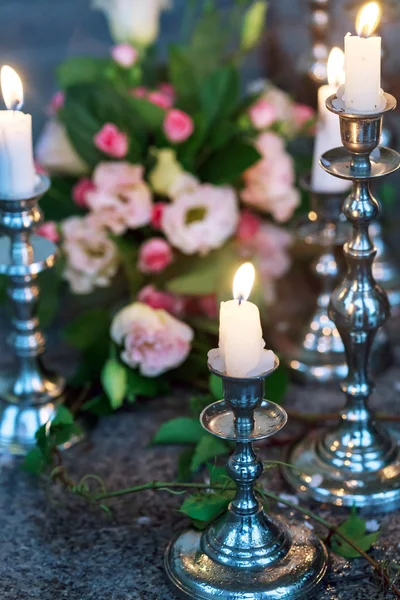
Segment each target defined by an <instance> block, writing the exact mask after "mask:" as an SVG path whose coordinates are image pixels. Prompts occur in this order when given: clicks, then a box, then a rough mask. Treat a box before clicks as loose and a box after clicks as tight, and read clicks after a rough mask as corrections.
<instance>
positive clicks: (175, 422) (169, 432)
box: [152, 417, 204, 444]
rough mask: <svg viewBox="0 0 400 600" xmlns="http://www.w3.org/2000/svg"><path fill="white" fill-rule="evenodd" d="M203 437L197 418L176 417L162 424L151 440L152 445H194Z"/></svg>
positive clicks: (202, 430)
mask: <svg viewBox="0 0 400 600" xmlns="http://www.w3.org/2000/svg"><path fill="white" fill-rule="evenodd" d="M203 435H204V429H203V428H202V426H201V425H200V423H199V420H198V418H197V419H196V418H195V419H191V418H190V417H178V418H176V419H171V421H167V422H166V423H163V424H162V425H161V427H160V429H159V430H158V431H157V433H156V435H155V436H154V438H153V442H152V443H153V444H196V443H198V442H200V440H201V439H202V437H203Z"/></svg>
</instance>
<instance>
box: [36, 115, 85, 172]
mask: <svg viewBox="0 0 400 600" xmlns="http://www.w3.org/2000/svg"><path fill="white" fill-rule="evenodd" d="M35 154H36V159H37V161H38V163H39V164H40V165H41V166H42V167H44V168H45V169H46V170H47V171H49V173H60V174H62V175H76V176H81V175H85V173H87V172H88V167H87V165H86V163H85V162H84V161H83V160H82V159H81V157H80V156H79V155H78V154H77V153H76V152H75V149H74V147H73V146H72V144H71V142H70V141H69V138H68V136H67V132H66V131H65V127H64V125H62V124H61V123H60V122H59V121H55V120H51V121H48V122H47V123H46V125H45V126H44V129H43V131H42V133H41V135H40V137H39V140H38V141H37V144H36V148H35Z"/></svg>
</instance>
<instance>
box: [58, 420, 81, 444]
mask: <svg viewBox="0 0 400 600" xmlns="http://www.w3.org/2000/svg"><path fill="white" fill-rule="evenodd" d="M80 434H81V429H80V427H78V425H77V424H76V423H71V424H70V425H66V424H60V425H54V424H53V423H52V424H51V436H52V439H53V441H54V445H55V446H62V445H63V444H66V443H67V442H69V441H70V440H71V439H72V438H74V437H76V436H79V435H80Z"/></svg>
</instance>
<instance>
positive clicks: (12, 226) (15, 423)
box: [0, 175, 65, 455]
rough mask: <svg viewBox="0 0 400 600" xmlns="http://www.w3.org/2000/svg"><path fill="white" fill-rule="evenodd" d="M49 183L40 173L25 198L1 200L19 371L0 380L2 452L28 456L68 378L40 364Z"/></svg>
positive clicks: (0, 249)
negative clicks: (41, 202)
mask: <svg viewBox="0 0 400 600" xmlns="http://www.w3.org/2000/svg"><path fill="white" fill-rule="evenodd" d="M49 185H50V182H49V179H48V178H47V177H44V176H43V175H40V176H37V179H36V186H35V189H34V191H33V193H32V195H31V196H30V197H27V198H11V197H9V198H4V197H3V198H0V231H2V233H4V234H5V235H4V236H3V237H1V238H0V273H1V274H3V275H6V276H7V277H8V281H9V284H8V297H9V299H10V300H11V305H12V309H13V312H14V316H13V319H12V332H11V335H10V337H9V345H10V347H11V349H12V351H13V353H14V355H15V356H16V357H17V368H16V372H12V373H10V374H7V375H5V374H2V375H1V381H0V452H1V451H6V452H9V453H11V454H15V455H24V454H26V452H27V451H28V450H30V449H31V448H32V447H33V446H34V445H35V443H36V440H35V433H36V431H37V429H38V428H39V427H40V426H41V425H43V424H44V423H46V422H47V421H48V420H49V419H50V418H51V417H52V416H53V414H54V409H55V402H56V401H59V400H60V399H61V398H62V396H63V393H64V390H65V381H64V379H63V378H62V377H60V376H59V375H56V374H50V373H49V372H48V371H47V370H46V369H45V368H44V366H43V365H42V362H41V355H42V354H43V352H44V351H45V338H44V336H43V333H42V331H41V329H40V326H39V320H38V316H37V303H38V299H39V287H38V282H37V276H38V274H39V273H40V272H42V271H44V270H45V269H48V268H51V267H52V266H53V265H54V262H55V257H56V246H55V245H54V244H53V243H52V242H50V241H48V240H46V239H44V238H42V237H39V236H32V237H31V234H32V231H33V230H34V229H35V227H37V226H38V225H39V224H40V222H41V219H42V215H41V212H40V209H39V207H38V199H39V198H40V197H41V196H42V195H43V194H45V192H46V191H47V190H48V188H49Z"/></svg>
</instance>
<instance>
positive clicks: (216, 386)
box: [208, 373, 224, 400]
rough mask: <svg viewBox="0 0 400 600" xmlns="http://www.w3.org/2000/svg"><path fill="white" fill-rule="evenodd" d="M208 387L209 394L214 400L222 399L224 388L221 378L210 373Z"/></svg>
mask: <svg viewBox="0 0 400 600" xmlns="http://www.w3.org/2000/svg"><path fill="white" fill-rule="evenodd" d="M208 385H209V388H210V393H211V395H212V396H213V398H214V399H215V400H221V399H222V398H223V397H224V386H223V384H222V379H221V377H218V376H217V375H214V374H213V373H211V375H210V378H209V383H208Z"/></svg>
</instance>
